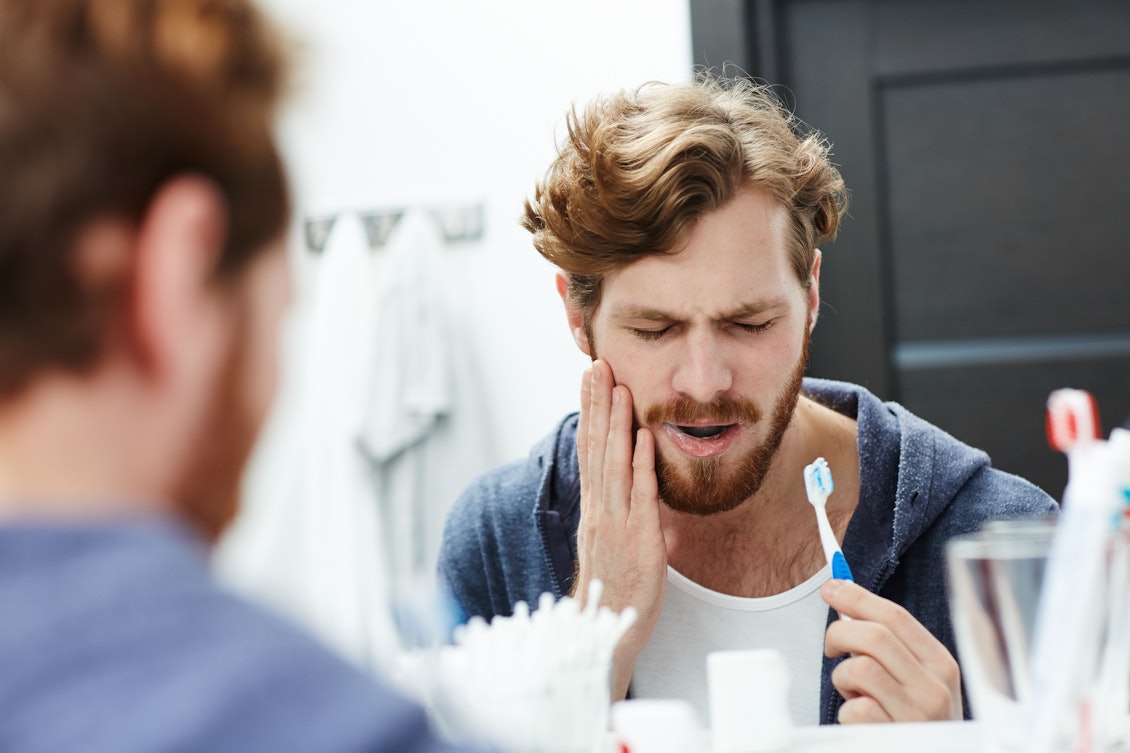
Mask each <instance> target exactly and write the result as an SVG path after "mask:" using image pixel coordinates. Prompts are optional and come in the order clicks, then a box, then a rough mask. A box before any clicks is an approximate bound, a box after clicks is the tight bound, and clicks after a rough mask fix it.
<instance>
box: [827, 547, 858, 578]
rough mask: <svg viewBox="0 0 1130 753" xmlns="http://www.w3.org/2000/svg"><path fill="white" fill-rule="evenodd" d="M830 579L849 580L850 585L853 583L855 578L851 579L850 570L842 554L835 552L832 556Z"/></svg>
mask: <svg viewBox="0 0 1130 753" xmlns="http://www.w3.org/2000/svg"><path fill="white" fill-rule="evenodd" d="M832 577H833V578H835V579H836V580H850V581H851V582H852V583H854V582H855V578H853V577H851V568H850V567H848V563H847V560H846V559H844V553H843V552H836V553H835V554H833V555H832Z"/></svg>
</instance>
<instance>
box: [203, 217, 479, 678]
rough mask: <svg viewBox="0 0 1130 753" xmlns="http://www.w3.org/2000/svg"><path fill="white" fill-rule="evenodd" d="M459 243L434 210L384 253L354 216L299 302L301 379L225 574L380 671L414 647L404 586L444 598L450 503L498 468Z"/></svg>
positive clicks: (289, 391)
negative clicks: (456, 260)
mask: <svg viewBox="0 0 1130 753" xmlns="http://www.w3.org/2000/svg"><path fill="white" fill-rule="evenodd" d="M445 253H447V250H446V249H445V248H444V247H443V243H442V240H441V238H440V236H439V232H438V229H437V228H436V227H435V225H434V224H433V223H432V222H431V221H430V218H429V217H428V216H427V215H425V214H423V213H412V212H410V213H408V214H406V215H405V216H404V217H403V218H402V219H401V221H400V222H399V223H398V225H397V227H396V229H395V230H394V232H393V234H392V236H391V237H390V238H389V242H388V244H387V245H386V247H385V248H384V249H382V250H379V251H376V252H374V251H372V250H371V249H370V248H369V244H368V241H367V239H366V237H365V232H364V228H363V227H362V225H361V223H360V221H359V220H358V219H357V218H356V216H354V215H352V214H343V215H341V216H340V217H339V218H338V220H337V222H336V223H335V225H334V227H333V230H332V231H331V234H330V237H329V238H328V240H327V243H326V246H325V249H324V251H323V255H322V258H321V260H320V261H319V264H318V270H317V279H316V281H315V284H314V288H313V295H312V299H311V301H310V302H309V305H308V306H306V308H305V310H300V311H297V312H296V318H295V321H294V325H295V327H296V330H295V332H294V334H295V336H296V342H295V345H296V348H295V350H294V351H293V353H292V356H293V358H292V360H293V362H294V366H295V368H294V369H293V370H291V371H289V372H286V371H284V377H285V376H287V375H288V374H289V376H290V377H291V378H292V379H293V381H286V380H284V383H283V384H282V385H281V390H280V401H279V404H278V405H277V406H276V413H275V414H274V415H272V418H271V421H270V423H269V425H268V427H267V432H266V436H265V437H264V441H263V442H262V443H261V445H260V447H259V448H258V449H257V451H256V458H255V459H254V461H253V464H252V468H251V469H250V473H249V474H248V476H249V478H248V480H247V483H246V485H245V499H244V509H243V511H242V512H241V514H240V517H239V520H238V521H237V523H236V525H235V526H234V527H233V528H232V530H231V531H230V532H229V533H228V534H227V535H226V536H225V537H224V540H223V541H222V542H221V545H220V546H219V547H218V548H217V552H216V558H215V562H216V569H217V573H218V574H219V575H220V577H221V578H223V579H225V580H227V581H229V582H230V583H232V584H233V585H235V586H236V587H238V588H240V589H241V590H243V591H245V592H247V593H248V594H249V595H251V596H253V597H258V598H260V599H262V600H264V601H266V602H267V603H269V604H271V605H273V606H275V607H277V608H279V609H281V610H282V611H284V612H286V613H288V614H289V615H290V616H292V617H294V618H296V619H297V620H298V621H299V622H301V623H304V624H306V625H307V626H308V627H310V628H311V629H312V630H313V632H315V633H316V634H318V635H320V636H321V637H322V638H323V639H324V640H326V641H327V642H328V643H329V644H330V645H331V646H333V647H335V648H337V649H338V650H339V651H340V652H341V653H343V654H344V655H345V656H346V657H347V658H350V659H352V660H353V661H354V662H355V663H357V664H358V665H360V666H362V667H365V668H368V669H370V670H373V671H376V672H387V671H388V670H389V668H390V666H391V664H392V662H393V656H394V654H395V652H396V651H397V650H398V649H399V648H400V647H401V646H402V645H403V643H402V640H403V636H402V635H401V634H400V633H399V632H398V628H397V626H395V625H394V623H393V620H392V618H391V616H390V606H391V605H392V604H393V599H394V594H396V601H397V603H398V604H399V606H400V607H404V606H405V605H404V603H403V601H404V596H405V592H413V593H414V594H415V596H416V597H418V598H420V599H421V600H422V601H421V603H424V604H427V605H429V606H430V605H432V604H434V602H433V601H430V599H431V597H432V596H433V590H432V589H433V588H434V571H435V560H436V557H437V556H438V550H439V540H440V536H441V533H442V525H443V521H444V518H445V517H446V514H447V510H448V508H449V507H450V505H451V502H452V501H454V499H455V498H456V496H458V494H459V492H460V491H461V490H462V489H463V487H465V486H466V485H467V483H469V482H470V480H471V479H472V478H473V477H474V476H475V475H476V474H477V473H480V472H482V471H483V470H485V469H486V468H489V467H490V466H491V465H493V464H495V463H497V462H498V458H497V457H496V455H495V452H494V451H493V448H492V446H493V443H492V442H491V441H489V437H488V425H487V423H486V421H485V419H484V416H485V415H486V413H485V411H486V408H485V406H484V405H483V404H482V398H481V395H482V391H481V390H480V389H479V388H478V381H477V378H476V376H475V371H474V368H473V359H472V354H470V353H469V352H468V351H467V349H466V345H465V343H467V342H468V341H469V338H468V337H466V336H463V335H461V329H462V328H463V327H466V326H467V322H468V318H467V317H466V316H463V314H462V311H461V310H460V304H459V297H458V289H457V287H456V285H455V282H454V280H453V278H452V275H451V272H450V270H449V269H448V266H447V265H446V264H445V263H444V254H445ZM410 606H413V608H419V606H420V604H416V605H410ZM401 627H403V624H402V625H401Z"/></svg>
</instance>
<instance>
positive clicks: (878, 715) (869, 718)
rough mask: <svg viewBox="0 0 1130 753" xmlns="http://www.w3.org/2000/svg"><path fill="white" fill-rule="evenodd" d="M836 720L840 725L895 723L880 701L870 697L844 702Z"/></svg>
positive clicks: (860, 697)
mask: <svg viewBox="0 0 1130 753" xmlns="http://www.w3.org/2000/svg"><path fill="white" fill-rule="evenodd" d="M836 718H837V719H838V720H839V722H840V724H883V723H886V722H893V721H894V719H892V718H891V717H890V715H889V714H888V713H887V712H886V711H884V710H883V707H882V706H880V705H879V703H878V701H876V700H875V699H874V698H869V697H868V696H859V697H857V698H852V699H851V700H849V701H844V704H843V705H842V706H840V713H839V714H838V715H837V717H836Z"/></svg>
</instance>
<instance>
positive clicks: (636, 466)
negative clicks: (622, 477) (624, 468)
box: [631, 429, 659, 516]
mask: <svg viewBox="0 0 1130 753" xmlns="http://www.w3.org/2000/svg"><path fill="white" fill-rule="evenodd" d="M631 512H633V513H637V512H638V513H641V514H654V515H656V516H658V514H659V483H658V481H657V479H656V477H655V437H654V436H652V434H651V432H650V431H649V430H647V429H640V430H638V431H637V432H636V450H635V452H634V453H633V455H632V509H631Z"/></svg>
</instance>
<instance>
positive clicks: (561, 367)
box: [263, 0, 691, 472]
mask: <svg viewBox="0 0 1130 753" xmlns="http://www.w3.org/2000/svg"><path fill="white" fill-rule="evenodd" d="M263 4H264V7H266V8H267V10H268V12H270V13H272V14H273V15H274V16H275V18H276V19H277V20H279V21H280V22H281V23H282V24H283V26H284V27H285V28H287V29H288V30H290V31H291V33H292V34H295V35H296V36H297V37H299V38H300V39H301V40H302V41H303V45H304V51H303V53H302V57H301V60H302V64H301V66H300V68H299V74H300V76H299V87H298V90H297V91H296V92H295V95H294V96H293V97H292V99H291V103H290V106H289V108H288V110H287V111H286V112H285V113H284V117H283V121H282V124H281V132H280V138H281V140H282V143H283V149H284V152H285V155H286V158H287V160H288V163H289V167H290V171H291V177H292V181H293V184H294V190H295V195H296V200H297V207H298V213H299V214H300V215H301V214H303V213H305V212H308V211H314V212H326V211H328V212H334V211H338V210H340V209H366V208H371V209H377V208H384V207H405V206H414V205H420V204H422V205H435V204H456V205H458V204H470V203H476V202H481V203H482V204H483V206H484V207H485V212H486V230H485V234H484V237H483V240H482V242H480V243H477V244H473V245H468V246H460V247H457V248H456V247H453V248H452V252H451V259H452V263H453V264H454V265H458V267H459V268H460V269H459V275H460V279H461V280H463V281H464V286H465V292H466V295H467V306H468V308H469V310H470V312H471V313H470V316H469V318H470V320H471V321H470V324H471V327H470V329H471V331H472V333H473V334H472V335H471V336H472V337H473V339H474V341H475V346H476V349H477V352H478V353H479V354H480V356H481V360H480V368H481V373H482V375H483V378H484V383H485V384H486V391H487V394H486V396H485V400H487V401H488V403H489V406H490V412H491V414H492V415H493V416H494V417H495V418H494V420H495V422H496V424H495V426H494V427H492V429H493V431H492V432H491V433H492V434H493V435H494V437H495V438H496V442H497V450H498V454H499V456H500V458H511V457H519V456H524V455H525V454H526V452H527V451H528V448H529V446H530V445H531V444H532V443H533V442H534V441H535V440H536V439H537V438H539V437H541V436H542V435H543V434H544V433H545V432H546V431H547V430H548V429H549V428H550V426H551V424H552V423H553V422H554V421H555V420H556V419H558V418H559V417H560V416H561V415H563V414H564V413H565V412H567V411H569V410H573V409H574V407H575V402H576V395H577V391H578V383H579V376H580V374H581V372H582V370H583V369H584V366H585V363H586V358H585V357H584V356H582V355H581V354H580V353H579V351H578V350H577V349H576V347H575V346H574V345H573V343H572V340H571V338H570V337H569V334H568V331H567V328H566V326H565V320H564V315H563V313H562V309H561V303H560V300H559V299H558V298H557V295H556V293H555V291H554V287H553V269H552V268H551V267H550V266H549V265H548V263H546V262H545V261H544V260H542V259H541V257H540V256H538V254H537V253H536V252H535V251H534V250H533V247H532V245H531V244H530V241H529V235H528V233H526V232H525V231H524V230H522V229H521V228H520V227H519V226H518V223H517V218H518V215H519V213H520V211H521V207H522V200H523V199H524V198H525V197H526V196H527V195H529V194H530V193H531V192H532V187H533V184H534V181H535V180H536V179H537V178H539V177H540V176H541V175H542V173H543V172H544V170H545V168H546V167H547V166H548V164H549V162H550V160H551V159H552V156H553V154H554V144H555V139H556V137H557V135H559V134H560V132H561V131H562V124H563V115H564V113H565V111H566V110H567V109H568V108H569V107H570V105H571V103H573V102H574V101H577V102H580V103H583V102H584V101H586V100H588V99H589V98H590V97H591V96H592V95H594V94H597V93H600V92H604V91H609V90H615V89H620V88H632V87H635V86H636V85H638V84H641V83H643V82H644V81H648V80H666V81H677V80H686V79H687V78H689V76H690V69H691V52H690V29H689V6H688V0H560V1H559V2H552V3H550V2H543V1H542V0H400V1H399V2H390V1H388V0H263ZM296 236H297V233H296ZM295 247H296V249H297V240H296V241H295ZM297 253H298V252H297V251H296V254H297ZM303 261H306V262H308V259H306V260H302V259H300V265H299V266H298V267H297V269H298V273H299V274H298V276H299V279H298V281H297V282H298V290H299V295H300V296H301V294H302V291H303V287H304V283H305V281H304V279H302V278H303V276H304V274H305V272H304V270H305V269H306V268H305V267H304V266H302V263H301V262H303ZM264 470H267V469H264ZM268 472H269V471H268Z"/></svg>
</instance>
